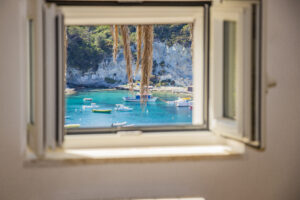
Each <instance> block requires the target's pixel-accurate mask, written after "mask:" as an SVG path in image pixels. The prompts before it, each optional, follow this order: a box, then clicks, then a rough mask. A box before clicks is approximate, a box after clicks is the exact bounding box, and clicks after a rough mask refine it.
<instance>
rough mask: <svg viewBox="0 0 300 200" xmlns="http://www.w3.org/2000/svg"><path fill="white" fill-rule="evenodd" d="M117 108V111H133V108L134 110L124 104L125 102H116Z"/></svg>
mask: <svg viewBox="0 0 300 200" xmlns="http://www.w3.org/2000/svg"><path fill="white" fill-rule="evenodd" d="M115 110H117V111H131V110H133V108H130V107H127V106H124V105H123V104H116V108H115Z"/></svg>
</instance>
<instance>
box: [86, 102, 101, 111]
mask: <svg viewBox="0 0 300 200" xmlns="http://www.w3.org/2000/svg"><path fill="white" fill-rule="evenodd" d="M88 108H99V106H98V105H96V103H91V105H90V106H88V105H83V106H82V110H85V109H88Z"/></svg>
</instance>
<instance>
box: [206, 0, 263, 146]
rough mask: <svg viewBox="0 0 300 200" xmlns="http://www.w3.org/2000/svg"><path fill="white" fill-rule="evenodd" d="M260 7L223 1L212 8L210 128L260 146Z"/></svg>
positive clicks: (218, 132) (261, 92)
mask: <svg viewBox="0 0 300 200" xmlns="http://www.w3.org/2000/svg"><path fill="white" fill-rule="evenodd" d="M260 15H261V7H260V4H259V3H247V2H223V3H221V4H216V5H215V6H213V7H212V15H211V16H212V18H211V37H212V38H211V63H210V64H211V65H210V69H211V76H210V84H211V90H210V91H211V93H210V95H211V104H210V109H211V110H210V111H211V112H210V123H211V124H210V128H211V130H213V131H214V132H215V133H217V134H220V135H223V136H226V137H230V138H235V139H237V140H240V141H243V142H245V143H248V144H249V145H252V146H256V147H262V146H261V145H262V138H261V126H262V124H261V123H262V118H261V114H262V107H261V103H262V98H263V88H262V87H263V85H262V78H263V76H262V74H263V73H262V66H261V63H260V61H261V58H260V56H261V46H260V43H261V24H260V23H261V22H260V17H261V16H260Z"/></svg>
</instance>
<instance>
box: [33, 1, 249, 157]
mask: <svg viewBox="0 0 300 200" xmlns="http://www.w3.org/2000/svg"><path fill="white" fill-rule="evenodd" d="M227 5H228V4H227V3H226V6H227ZM235 5H236V8H233V10H231V9H232V7H230V6H231V5H228V6H229V8H226V7H225V8H224V9H225V11H226V12H227V13H226V14H225V15H224V16H225V17H224V16H223V17H220V16H218V15H216V18H217V19H221V20H222V19H223V20H224V19H230V20H234V21H237V23H238V26H237V27H238V28H237V30H238V31H239V33H237V35H240V38H238V41H242V44H240V46H239V47H238V48H239V49H242V50H243V52H242V56H244V55H246V54H247V53H249V52H248V51H249V50H248V49H247V48H246V46H247V42H249V41H247V39H246V38H248V37H247V36H244V34H245V33H246V32H247V31H249V30H247V25H245V24H247V23H248V19H247V17H248V14H247V12H246V17H245V12H244V11H245V9H246V11H247V8H248V7H249V4H245V5H247V6H248V7H247V6H245V7H244V6H242V7H243V8H242V9H241V7H240V4H239V3H237V4H235ZM184 8H186V10H185V9H184ZM189 8H191V10H192V11H193V12H191V10H189V9H187V7H178V8H176V7H162V8H159V9H158V7H155V10H156V12H153V10H152V11H151V7H147V8H146V9H150V10H149V12H148V14H150V15H152V16H153V14H154V15H155V16H156V17H154V18H153V19H152V20H149V19H150V18H149V17H148V18H147V17H146V18H143V17H142V16H143V15H144V14H145V13H147V12H141V7H139V8H134V7H132V8H130V9H137V10H136V12H123V11H122V12H120V11H121V10H122V9H124V8H123V7H120V8H118V9H121V10H119V12H120V13H123V15H120V16H121V17H119V18H117V19H116V18H113V17H114V15H111V13H113V12H112V11H111V10H109V9H108V7H105V10H103V12H97V11H99V10H97V9H96V8H95V11H94V13H92V12H89V14H90V15H91V16H93V15H94V16H95V15H97V16H99V18H97V21H94V22H93V24H96V22H97V23H98V24H114V23H117V24H122V23H123V24H135V23H136V24H139V23H145V22H147V23H148V24H149V23H154V24H155V23H156V24H157V23H158V21H157V20H160V21H159V23H163V22H164V23H169V24H170V23H189V22H193V23H195V24H196V27H195V29H194V35H200V37H195V40H194V43H200V44H201V45H196V46H195V47H194V52H193V54H194V55H195V53H197V52H200V51H201V50H202V49H203V47H204V44H203V38H204V37H205V36H204V35H203V33H204V31H202V30H201V29H202V28H199V27H201V26H202V27H204V23H203V21H202V20H196V19H197V17H198V19H203V12H200V14H199V10H198V9H199V8H195V7H189ZM64 9H68V8H67V7H65V8H64ZM69 9H71V8H69ZM72 9H74V10H75V13H76V9H80V8H74V7H73V8H72ZM102 9H103V8H102ZM112 9H116V7H113V8H112ZM130 9H129V10H130ZM176 9H177V10H176ZM179 9H180V12H178V11H179ZM201 9H203V8H201ZM222 9H223V8H221V10H222ZM37 10H38V9H37ZM228 10H229V11H232V12H234V14H232V13H228ZM216 11H217V10H214V11H213V12H216ZM38 12H39V11H38ZM168 12H169V13H168ZM69 13H72V12H69ZM96 13H97V14H96ZM131 13H135V14H134V16H132V14H131ZM178 13H180V14H178ZM170 14H171V16H172V17H170ZM101 15H102V16H101ZM107 15H108V16H109V15H110V16H111V17H112V18H111V20H108V19H107V18H105V20H104V21H103V17H104V16H107ZM150 15H149V16H150ZM159 15H161V16H160V18H159ZM211 16H213V17H214V14H212V15H211ZM162 18H163V20H161V19H162ZM80 20H82V16H81V17H80V16H79V17H78V15H76V14H75V15H74V16H67V17H66V20H65V22H67V24H74V25H75V24H83V23H84V21H81V22H80ZM90 20H94V17H93V19H90ZM101 20H102V21H101ZM128 20H130V22H129V21H128ZM147 20H148V21H147ZM86 21H88V20H86ZM211 21H213V19H211ZM212 23H213V22H212ZM212 23H211V24H212ZM87 24H89V23H87ZM87 24H86V25H87ZM197 24H198V25H197ZM213 26H214V25H213ZM212 30H214V29H213V28H212ZM36 33H37V34H39V35H41V34H42V33H41V32H39V31H38V30H37V31H36ZM212 33H213V34H214V31H212ZM213 34H212V35H213ZM212 35H211V40H210V41H211V42H212V38H213V37H212ZM246 35H247V34H246ZM197 38H198V40H199V41H198V40H197ZM237 43H238V42H237ZM248 44H249V43H248ZM213 45H214V43H212V44H211V45H210V46H211V47H212V50H213V51H214V48H216V47H215V46H213ZM237 51H239V50H237ZM60 53H61V54H63V52H60ZM218 55H220V54H218V53H215V54H213V53H212V57H211V58H213V56H218ZM237 57H238V56H237ZM61 59H63V56H61ZM204 59H205V58H204V54H203V53H200V54H199V56H194V59H193V68H194V67H195V66H196V63H197V65H199V63H200V64H201V65H202V68H201V70H202V71H201V70H200V72H199V74H198V75H199V76H201V77H204V74H206V72H205V71H204V69H205V68H204ZM248 59H250V58H248V57H247V56H246V58H245V59H239V60H238V62H237V63H241V64H243V66H247V65H248V64H247V63H249V60H248ZM210 60H211V66H210V69H211V72H210V73H211V74H210V75H211V76H210V85H211V87H210V94H211V95H212V96H211V99H210V101H209V105H210V107H209V112H210V117H209V127H208V129H206V130H203V131H193V132H191V131H183V132H168V133H159V134H158V133H156V134H141V132H140V131H129V132H119V133H118V134H108V135H90V134H86V135H66V136H64V135H63V132H64V131H63V130H60V131H61V137H64V140H65V142H64V144H63V146H62V147H63V151H59V152H58V151H50V152H49V150H47V149H48V148H49V147H50V146H51V145H49V143H47V140H46V144H45V143H44V146H43V142H42V141H43V140H45V138H43V132H44V129H42V130H41V129H39V131H35V133H36V135H31V136H30V137H32V138H34V139H36V138H40V139H39V140H34V142H33V143H34V144H38V148H32V145H29V146H30V147H31V149H32V150H33V151H34V152H35V154H36V155H37V156H38V157H44V156H46V157H47V158H49V159H51V158H54V159H57V158H60V159H73V158H75V159H78V158H92V157H89V156H87V155H88V154H86V152H88V151H90V150H91V149H94V150H97V151H98V154H97V153H96V156H95V155H94V157H93V158H97V159H107V158H109V152H111V153H112V155H113V154H114V153H113V151H112V150H113V149H115V150H116V149H118V148H119V149H121V150H123V152H124V150H125V149H126V150H129V151H128V153H127V154H126V153H125V154H122V153H120V154H118V155H116V154H114V156H112V157H114V158H132V157H139V158H141V157H178V156H179V157H181V156H185V157H186V156H202V155H232V154H241V153H243V152H244V150H245V147H244V144H243V143H240V142H234V141H233V140H230V139H226V138H224V137H220V136H219V135H225V136H232V137H233V138H235V137H236V138H238V139H240V137H244V136H245V130H246V131H247V130H248V128H249V127H248V126H250V124H249V123H248V121H247V120H248V118H249V116H248V115H247V113H248V111H249V113H250V109H251V108H250V103H249V100H248V96H245V94H243V95H242V92H241V90H242V89H245V90H246V91H249V90H250V86H249V79H250V77H249V78H245V77H247V76H245V75H246V74H247V73H248V72H249V69H248V67H245V68H243V69H240V68H239V70H237V71H238V75H239V76H242V77H243V78H239V79H238V81H237V82H239V83H241V86H240V87H239V88H238V90H239V95H238V96H239V97H238V101H237V102H239V103H238V107H237V120H236V121H231V120H228V119H223V118H222V117H220V109H221V110H222V108H220V107H218V106H217V105H220V103H219V102H218V100H217V99H218V97H220V91H219V90H218V87H219V86H220V84H221V81H216V82H211V81H212V80H216V77H218V76H220V72H218V70H217V68H218V67H220V66H218V65H215V63H214V62H213V61H212V60H214V59H210ZM206 62H207V61H206ZM60 63H62V62H61V61H60ZM36 68H38V66H36ZM38 70H41V69H40V68H39V69H38ZM193 71H194V69H193ZM206 75H207V76H208V74H206ZM206 78H207V77H206ZM199 80H200V79H199ZM199 80H196V81H199ZM36 82H37V83H42V82H43V80H42V78H39V79H38V80H36ZM196 83H197V84H199V86H200V87H199V88H198V89H199V90H200V91H201V92H200V93H197V94H194V95H199V94H200V95H202V97H203V96H204V95H205V87H204V85H203V84H204V83H205V82H204V81H203V82H202V81H199V82H196ZM59 84H60V86H63V85H64V84H62V83H61V82H60V83H59ZM62 88H63V87H62ZM62 88H61V89H62ZM60 93H61V95H63V94H62V93H63V90H62V91H60ZM41 94H43V92H42V90H36V91H35V97H36V98H38V96H39V95H41ZM246 95H247V94H246ZM200 99H201V98H200ZM60 100H61V99H60ZM38 102H40V104H38V105H37V106H36V107H35V110H36V111H37V110H40V109H42V110H43V108H44V106H43V105H42V103H41V102H43V101H42V100H41V99H38ZM247 102H248V104H247ZM204 103H205V100H204V99H203V98H202V102H201V105H204ZM199 105H200V104H199ZM206 105H207V104H206ZM245 105H249V106H248V107H245ZM63 107H64V105H62V106H60V108H59V111H60V112H61V113H63V111H64V109H63ZM241 108H243V109H241ZM199 110H201V112H202V113H203V112H205V108H203V107H201V106H199ZM201 116H203V115H201ZM197 117H199V116H197ZM41 118H42V119H44V118H43V115H41ZM193 118H194V116H193ZM204 120H205V119H204V118H200V119H199V121H200V122H201V123H202V122H204ZM60 121H63V115H62V116H61V119H60ZM39 123H41V121H40V122H39ZM39 126H41V127H42V126H43V124H42V125H39ZM60 127H61V128H62V123H61V124H60ZM29 132H30V131H29ZM247 134H249V133H247ZM37 135H38V136H37ZM53 135H55V134H53ZM62 140H63V138H60V143H58V146H59V145H61V144H62ZM30 141H31V139H29V141H28V142H29V143H30ZM51 141H53V140H52V139H51ZM244 141H246V139H244ZM31 143H32V142H31ZM174 147H176V149H177V150H176V151H174ZM190 147H204V150H203V151H202V150H199V149H197V148H196V150H195V149H194V150H195V151H193V150H191V149H188V148H190ZM220 147H221V150H220ZM151 148H152V150H154V149H153V148H161V149H159V152H161V153H158V154H157V153H153V154H151V153H150V154H149V153H144V154H143V153H140V154H139V153H136V154H134V153H132V151H130V149H135V150H140V152H143V150H151ZM53 149H54V148H53ZM172 149H173V151H172ZM70 150H73V153H74V150H79V154H77V155H75V154H76V153H75V154H72V153H70ZM101 150H104V151H106V152H108V156H107V154H106V156H103V155H104V154H103V152H102V153H100V152H99V151H101ZM218 150H219V151H218ZM97 151H96V152H97ZM37 152H38V153H37ZM80 152H81V153H82V154H80ZM120 152H122V151H120ZM135 152H138V151H135ZM148 152H149V151H148ZM153 152H154V151H153ZM156 152H157V151H156ZM207 152H209V153H207ZM77 153H78V151H77ZM121 154H122V155H121ZM97 155H98V156H97ZM101 155H102V157H101Z"/></svg>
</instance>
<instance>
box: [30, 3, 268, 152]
mask: <svg viewBox="0 0 300 200" xmlns="http://www.w3.org/2000/svg"><path fill="white" fill-rule="evenodd" d="M48 2H49V3H46V4H43V5H42V4H41V5H39V6H36V7H35V8H36V9H35V10H34V12H33V13H36V14H35V15H34V17H33V18H30V20H29V34H28V37H29V47H30V48H29V52H31V53H30V54H29V55H30V56H29V62H28V63H29V68H28V69H29V70H28V71H29V73H28V74H29V75H28V77H29V80H30V81H32V80H33V82H30V81H29V84H28V85H29V87H28V88H29V92H28V94H29V98H28V100H29V102H32V99H34V101H35V103H34V105H33V104H32V103H29V108H30V109H29V110H34V112H33V113H34V115H33V116H34V121H33V122H32V121H30V122H29V126H28V127H29V129H28V130H29V131H28V143H29V146H30V147H31V149H32V150H33V151H34V152H36V154H37V155H44V152H45V151H46V150H47V149H48V148H50V149H55V148H56V147H58V146H60V147H61V146H63V147H64V148H73V149H74V148H75V149H76V148H99V147H100V148H104V147H105V148H108V147H137V146H138V147H149V146H151V147H153V146H154V147H161V146H168V147H170V146H172V147H178V146H190V147H191V146H199V145H201V144H208V143H211V144H212V143H213V144H215V145H216V144H218V145H221V146H222V145H223V146H224V145H225V146H226V144H227V141H228V140H225V139H224V138H231V139H234V140H238V141H240V142H244V143H247V144H249V145H251V146H254V147H257V148H262V147H263V145H262V136H261V135H262V128H263V127H262V123H263V122H262V120H263V118H262V114H263V112H262V111H263V104H262V103H263V100H264V99H263V98H264V94H263V91H264V90H263V84H262V83H263V75H262V74H263V70H262V66H261V57H260V56H261V52H260V48H261V46H260V43H261V25H260V18H261V11H260V9H261V8H260V2H253V1H251V2H229V1H225V2H222V3H213V4H212V3H211V2H210V1H199V2H186V3H185V2H173V3H172V2H170V3H166V2H161V3H159V2H145V3H124V4H123V3H120V2H119V3H117V2H100V1H86V2H76V1H59V0H55V1H48ZM83 4H84V5H83ZM33 24H34V25H33ZM145 24H152V25H157V26H158V27H159V26H161V27H163V26H164V25H168V26H172V25H173V26H174V25H175V26H176V25H182V26H181V27H183V26H188V25H189V26H190V27H193V28H192V29H191V30H192V31H191V32H190V34H191V35H192V41H191V46H190V47H189V48H190V49H191V53H190V55H191V56H192V57H189V59H190V63H191V65H190V67H191V69H192V70H191V72H192V80H191V82H192V86H193V87H192V89H191V90H190V91H189V90H188V89H187V91H188V92H189V93H190V94H191V96H192V98H193V100H192V104H191V105H189V107H188V109H190V106H191V107H192V111H190V110H188V111H189V115H190V116H189V117H190V121H189V123H187V124H180V123H179V124H176V123H173V124H172V123H169V124H168V123H166V124H159V125H157V124H155V125H153V126H152V125H151V126H148V125H145V124H141V125H140V126H137V125H134V126H127V127H126V126H122V123H119V125H120V126H117V127H111V126H109V125H105V126H92V125H91V126H89V125H87V126H83V127H77V126H69V127H67V128H66V126H65V125H66V124H67V125H68V123H66V122H68V121H70V120H69V119H68V118H69V117H70V116H69V114H70V113H68V109H69V108H70V106H69V105H68V103H67V104H66V98H69V97H66V96H65V87H66V71H67V70H68V66H67V45H68V44H67V43H68V30H67V28H68V27H72V26H86V27H88V26H89V27H90V26H91V25H92V26H95V25H97V26H103V27H104V26H108V27H109V26H111V25H132V26H136V25H145ZM100 28H101V27H100ZM104 28H105V27H104ZM106 28H107V27H106ZM163 28H164V27H163ZM163 28H162V29H163ZM88 29H89V28H87V30H88ZM91 29H93V28H91ZM133 29H134V28H133ZM31 32H34V33H35V35H38V37H36V38H35V40H34V41H33V39H32V38H33V37H32V33H31ZM173 37H175V36H174V35H173ZM38 38H39V39H38ZM43 41H44V42H43ZM33 44H34V47H35V48H31V46H32V45H33ZM100 44H101V42H100ZM135 48H136V47H135V46H134V45H133V47H132V49H133V50H134V49H135ZM154 51H155V49H154ZM34 54H35V55H36V56H33V55H34ZM177 56H178V55H177ZM33 57H34V58H35V59H36V61H34V62H33V61H32V60H33V59H34V58H33ZM120 57H121V56H120ZM171 58H172V57H171V56H170V59H171ZM132 60H133V62H134V61H135V58H133V59H132ZM156 64H158V65H161V66H163V65H166V63H165V62H164V63H163V62H159V63H156ZM32 69H34V70H33V71H34V73H33V72H32ZM159 78H161V77H159ZM104 80H106V81H107V82H113V83H115V81H116V80H115V79H114V78H112V77H108V78H106V79H105V77H104ZM32 85H35V87H33V86H32ZM84 92H85V91H84ZM84 92H83V95H81V96H80V94H81V93H79V94H77V95H78V96H80V97H79V98H80V100H79V101H77V104H78V105H79V107H78V108H75V107H72V109H73V111H74V112H75V111H76V112H77V111H78V113H79V115H81V114H82V112H83V108H84V109H87V110H88V109H89V108H90V107H91V110H88V111H89V113H88V114H89V115H86V116H88V117H90V116H91V115H92V114H93V116H96V115H97V114H96V113H95V114H94V113H92V112H94V109H93V106H97V102H89V101H90V99H93V98H90V97H89V96H88V93H84ZM104 93H105V92H104ZM106 93H107V92H106ZM129 93H130V92H129ZM84 95H86V96H84ZM108 95H111V93H109V94H108ZM32 96H33V97H32ZM78 96H74V97H75V100H74V99H71V100H70V98H69V99H67V100H68V101H75V102H76V98H77V97H78ZM118 97H120V96H118ZM85 98H86V101H87V102H88V104H87V102H85ZM184 98H186V97H184ZM186 99H187V98H186ZM77 100H78V99H77ZM108 101H111V100H108ZM162 101H163V102H162V104H161V105H163V104H167V102H168V99H166V100H164V99H163V100H162ZM165 101H166V102H165ZM78 102H79V103H78ZM102 103H103V102H102ZM138 103H140V102H138ZM103 104H104V103H103ZM114 104H119V103H114ZM78 105H77V106H78ZM128 105H129V104H128ZM128 105H127V104H126V105H125V106H128ZM130 105H131V104H130ZM161 105H160V106H161ZM164 106H165V107H166V106H167V105H164ZM128 107H130V106H128ZM131 107H133V105H131ZM154 107H155V106H154ZM165 107H163V106H162V107H160V109H165ZM136 108H138V107H136ZM167 109H169V110H170V108H168V107H167ZM172 109H176V107H172ZM95 110H97V109H95ZM109 110H111V111H112V110H114V107H112V108H109ZM141 111H145V110H143V109H141ZM80 112H81V113H80ZM84 112H85V111H84ZM181 112H182V110H181ZM30 113H31V111H30ZM65 113H68V114H65ZM78 113H77V114H76V113H75V114H74V116H76V115H77V116H78ZM100 115H101V114H100ZM159 115H161V114H158V116H159ZM30 116H31V115H30ZM98 116H99V115H98ZM102 116H104V115H102ZM158 116H156V117H158ZM171 117H172V116H171ZM105 118H106V119H108V118H109V119H110V122H109V124H111V125H113V124H116V123H115V122H122V121H120V120H118V119H116V116H114V117H110V116H109V115H106V117H105ZM105 118H103V119H101V120H102V121H103V120H104V119H105ZM81 120H82V119H81ZM112 120H115V121H112ZM158 121H159V120H158ZM72 124H73V125H74V124H78V123H77V122H72V123H71V125H72ZM104 133H105V134H104ZM116 133H117V134H116ZM123 135H125V136H130V137H122V136H123ZM223 137H224V138H223ZM222 138H223V139H222ZM194 150H195V149H193V150H191V151H193V153H195V152H194ZM123 151H124V149H123ZM185 151H186V152H188V150H187V149H186V150H185ZM195 151H198V149H197V148H196V150H195ZM224 151H225V150H224ZM226 151H228V150H226ZM193 153H191V154H193Z"/></svg>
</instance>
